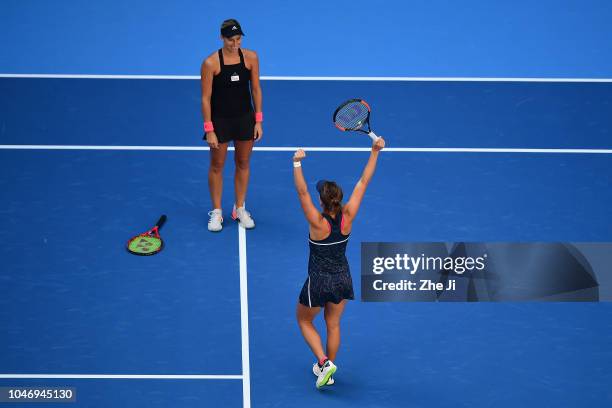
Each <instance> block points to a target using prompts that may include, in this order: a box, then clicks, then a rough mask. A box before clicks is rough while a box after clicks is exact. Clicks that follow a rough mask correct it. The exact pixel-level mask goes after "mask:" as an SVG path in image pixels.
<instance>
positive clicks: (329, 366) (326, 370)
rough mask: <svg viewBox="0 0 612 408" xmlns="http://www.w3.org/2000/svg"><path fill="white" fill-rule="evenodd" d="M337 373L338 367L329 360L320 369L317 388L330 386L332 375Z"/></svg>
mask: <svg viewBox="0 0 612 408" xmlns="http://www.w3.org/2000/svg"><path fill="white" fill-rule="evenodd" d="M335 372H336V366H335V365H334V363H332V362H331V360H327V361H326V362H325V364H323V367H321V368H320V372H319V375H318V376H317V382H316V386H317V388H321V387H323V386H324V385H327V384H329V379H330V378H331V377H332V375H334V373H335ZM329 385H331V384H329Z"/></svg>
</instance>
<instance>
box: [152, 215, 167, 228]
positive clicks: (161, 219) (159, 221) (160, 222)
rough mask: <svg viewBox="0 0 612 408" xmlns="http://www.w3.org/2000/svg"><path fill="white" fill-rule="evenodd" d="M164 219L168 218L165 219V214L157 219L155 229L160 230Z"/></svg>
mask: <svg viewBox="0 0 612 408" xmlns="http://www.w3.org/2000/svg"><path fill="white" fill-rule="evenodd" d="M166 218H168V217H166V215H165V214H164V215H162V216H161V217H159V220H158V221H157V224H155V226H156V227H157V228H161V227H162V226H163V225H164V224H165V223H166Z"/></svg>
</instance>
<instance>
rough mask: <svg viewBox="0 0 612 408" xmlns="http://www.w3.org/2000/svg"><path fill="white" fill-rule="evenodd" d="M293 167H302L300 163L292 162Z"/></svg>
mask: <svg viewBox="0 0 612 408" xmlns="http://www.w3.org/2000/svg"><path fill="white" fill-rule="evenodd" d="M293 167H302V162H299V161H294V162H293Z"/></svg>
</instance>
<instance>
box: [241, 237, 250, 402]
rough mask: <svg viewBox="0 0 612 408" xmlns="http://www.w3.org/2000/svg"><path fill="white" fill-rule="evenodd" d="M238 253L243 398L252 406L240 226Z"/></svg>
mask: <svg viewBox="0 0 612 408" xmlns="http://www.w3.org/2000/svg"><path fill="white" fill-rule="evenodd" d="M238 254H239V257H240V326H241V330H240V331H241V334H242V377H243V379H242V400H243V407H244V408H250V407H251V368H250V367H251V366H250V364H249V302H248V290H247V252H246V231H245V229H244V228H243V227H242V225H239V226H238Z"/></svg>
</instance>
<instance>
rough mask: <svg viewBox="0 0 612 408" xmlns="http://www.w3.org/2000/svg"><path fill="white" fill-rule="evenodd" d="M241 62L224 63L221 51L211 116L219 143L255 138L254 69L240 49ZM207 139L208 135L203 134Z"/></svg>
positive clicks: (213, 89)
mask: <svg viewBox="0 0 612 408" xmlns="http://www.w3.org/2000/svg"><path fill="white" fill-rule="evenodd" d="M238 54H239V55H240V62H239V63H238V64H232V65H225V63H224V61H223V52H222V51H221V50H219V63H220V65H221V72H219V74H217V75H215V76H214V77H213V84H212V95H211V97H210V105H211V117H212V122H213V126H214V127H215V134H216V135H217V139H218V140H219V143H227V142H229V141H230V140H252V139H253V136H254V134H253V127H254V126H255V115H254V113H253V105H252V104H251V86H250V85H251V71H250V70H249V69H247V67H246V65H245V63H244V55H243V54H242V50H241V49H238ZM204 138H206V136H204Z"/></svg>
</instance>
